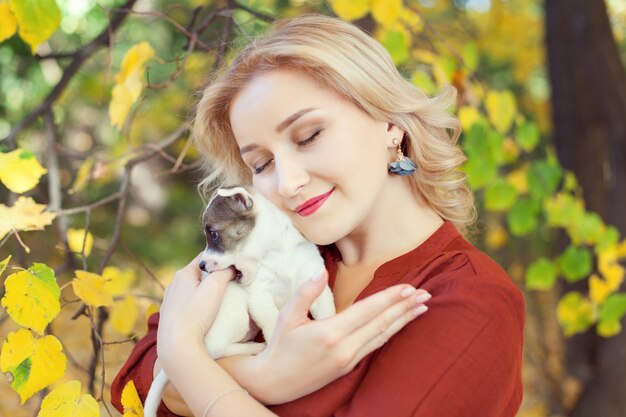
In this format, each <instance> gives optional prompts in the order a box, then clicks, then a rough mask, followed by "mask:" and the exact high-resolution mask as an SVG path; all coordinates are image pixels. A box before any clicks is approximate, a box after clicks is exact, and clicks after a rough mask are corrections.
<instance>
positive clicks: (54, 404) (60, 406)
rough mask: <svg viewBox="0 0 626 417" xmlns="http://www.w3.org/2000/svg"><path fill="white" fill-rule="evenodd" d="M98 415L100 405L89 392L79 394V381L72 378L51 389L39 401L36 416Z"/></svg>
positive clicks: (78, 416) (76, 416)
mask: <svg viewBox="0 0 626 417" xmlns="http://www.w3.org/2000/svg"><path fill="white" fill-rule="evenodd" d="M67 416H72V417H99V416H100V407H99V406H98V402H97V401H96V400H95V398H93V397H92V396H91V395H90V394H83V395H80V382H79V381H77V380H72V381H69V382H66V383H65V384H63V385H60V386H58V387H56V388H55V389H53V390H52V392H50V393H49V394H48V395H46V398H44V399H43V401H42V402H41V409H40V410H39V414H37V417H67Z"/></svg>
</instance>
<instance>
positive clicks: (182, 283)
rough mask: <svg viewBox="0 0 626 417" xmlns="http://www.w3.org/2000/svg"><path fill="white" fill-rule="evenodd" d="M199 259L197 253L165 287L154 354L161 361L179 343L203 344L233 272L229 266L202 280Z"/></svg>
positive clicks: (172, 353)
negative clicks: (156, 351) (156, 350)
mask: <svg viewBox="0 0 626 417" xmlns="http://www.w3.org/2000/svg"><path fill="white" fill-rule="evenodd" d="M199 262H200V255H198V256H197V257H196V258H194V259H193V260H192V261H191V262H190V263H189V264H188V265H187V266H185V267H184V268H183V269H181V270H179V271H178V272H176V274H175V275H174V279H173V280H172V283H171V284H170V285H169V286H168V287H167V289H166V290H165V294H164V297H163V303H162V304H161V309H160V312H161V317H160V319H159V331H158V333H157V349H158V355H159V357H160V358H161V361H163V362H165V361H167V359H168V358H169V357H172V358H175V357H176V353H175V352H176V350H175V349H176V347H177V346H180V345H181V344H188V343H200V344H202V345H204V343H203V340H204V335H205V334H206V333H207V331H208V330H209V328H210V327H211V324H213V320H215V316H216V315H217V311H218V309H219V307H220V304H221V302H222V297H223V296H224V291H225V290H226V285H227V284H228V281H230V280H231V279H232V278H233V277H234V275H235V274H234V271H233V270H232V269H231V268H229V269H225V270H220V271H214V272H213V273H211V274H210V275H209V276H208V277H206V278H205V279H204V280H202V279H201V271H200V268H199V266H198V264H199Z"/></svg>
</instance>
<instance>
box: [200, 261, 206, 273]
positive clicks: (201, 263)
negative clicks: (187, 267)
mask: <svg viewBox="0 0 626 417" xmlns="http://www.w3.org/2000/svg"><path fill="white" fill-rule="evenodd" d="M199 266H200V269H201V270H203V271H204V272H206V262H204V261H200V265H199Z"/></svg>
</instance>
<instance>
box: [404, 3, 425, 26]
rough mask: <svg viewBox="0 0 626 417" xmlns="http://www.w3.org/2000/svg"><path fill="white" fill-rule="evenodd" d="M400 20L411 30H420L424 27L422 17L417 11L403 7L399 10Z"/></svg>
mask: <svg viewBox="0 0 626 417" xmlns="http://www.w3.org/2000/svg"><path fill="white" fill-rule="evenodd" d="M400 20H401V21H402V22H403V23H405V24H406V25H407V26H408V27H409V28H410V29H411V31H412V32H420V31H421V30H422V29H423V27H424V22H423V21H422V18H421V17H420V15H418V14H417V13H414V12H413V11H412V10H411V9H407V8H406V7H403V8H402V10H400Z"/></svg>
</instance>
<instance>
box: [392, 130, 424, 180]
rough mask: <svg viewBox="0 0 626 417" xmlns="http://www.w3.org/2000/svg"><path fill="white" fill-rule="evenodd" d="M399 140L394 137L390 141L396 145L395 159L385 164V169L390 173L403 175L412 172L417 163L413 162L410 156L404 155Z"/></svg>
mask: <svg viewBox="0 0 626 417" xmlns="http://www.w3.org/2000/svg"><path fill="white" fill-rule="evenodd" d="M399 142H400V141H399V140H397V139H394V140H393V142H392V143H393V144H394V145H398V148H397V152H396V160H395V162H389V163H388V164H387V171H388V172H389V173H390V174H395V175H400V176H402V177H403V176H406V175H411V174H413V173H414V172H415V170H416V169H417V164H415V162H413V161H412V160H411V158H407V157H406V156H404V154H403V153H402V148H401V147H400V143H399Z"/></svg>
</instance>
